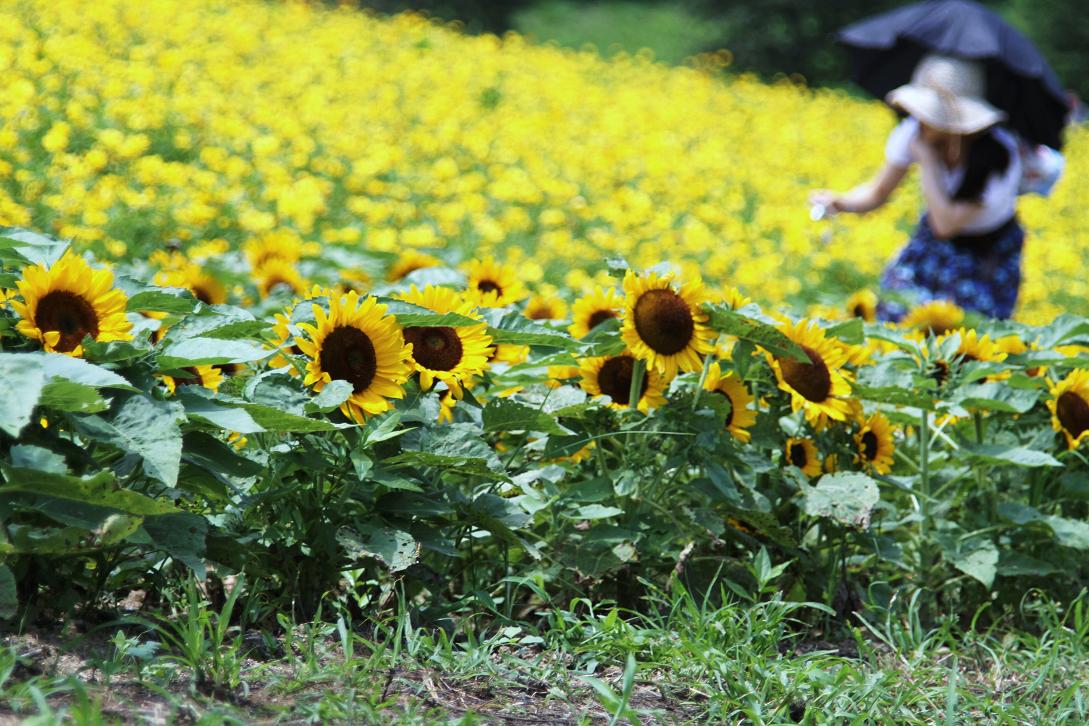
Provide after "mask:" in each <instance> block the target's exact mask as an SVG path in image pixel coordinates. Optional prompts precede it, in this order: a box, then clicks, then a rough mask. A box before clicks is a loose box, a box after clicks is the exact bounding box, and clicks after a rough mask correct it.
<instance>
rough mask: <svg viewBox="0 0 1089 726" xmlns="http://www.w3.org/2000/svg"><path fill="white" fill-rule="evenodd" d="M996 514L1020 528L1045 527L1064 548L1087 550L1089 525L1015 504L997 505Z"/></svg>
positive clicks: (1004, 503)
mask: <svg viewBox="0 0 1089 726" xmlns="http://www.w3.org/2000/svg"><path fill="white" fill-rule="evenodd" d="M998 513H999V514H1000V515H1001V516H1002V517H1003V518H1004V519H1007V520H1009V521H1010V522H1013V523H1014V524H1017V525H1020V526H1022V527H1023V526H1025V525H1033V524H1040V525H1044V526H1046V527H1047V528H1048V529H1050V530H1051V533H1052V535H1053V536H1054V537H1055V541H1056V542H1058V543H1059V544H1060V545H1063V546H1064V547H1072V548H1073V549H1077V550H1089V523H1086V522H1082V521H1080V520H1076V519H1067V518H1065V517H1059V516H1056V515H1052V514H1044V513H1043V512H1041V511H1039V510H1038V509H1036V508H1034V507H1030V506H1028V505H1026V504H1018V503H1017V502H1002V503H1001V504H999V505H998Z"/></svg>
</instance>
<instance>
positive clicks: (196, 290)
mask: <svg viewBox="0 0 1089 726" xmlns="http://www.w3.org/2000/svg"><path fill="white" fill-rule="evenodd" d="M192 289H193V297H195V298H196V299H197V300H200V301H201V302H202V303H204V304H205V305H211V304H212V293H210V292H208V290H207V289H205V288H203V287H200V286H199V285H198V286H194V287H193V288H192Z"/></svg>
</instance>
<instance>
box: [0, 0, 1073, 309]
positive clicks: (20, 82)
mask: <svg viewBox="0 0 1089 726" xmlns="http://www.w3.org/2000/svg"><path fill="white" fill-rule="evenodd" d="M720 66H721V63H718V62H716V59H715V58H713V57H712V58H705V59H701V60H699V61H697V62H695V63H694V64H693V66H692V67H685V68H666V67H663V66H660V65H656V64H654V63H653V62H651V61H650V60H649V59H646V58H642V57H627V58H620V59H617V60H613V61H605V60H602V59H600V58H599V57H597V56H596V55H594V54H592V53H588V52H581V53H580V52H574V51H567V50H561V49H558V48H553V47H548V46H535V45H530V44H528V43H527V42H526V41H525V40H523V39H522V38H520V37H518V36H514V35H511V36H508V37H505V38H502V39H500V38H496V37H494V36H481V37H468V36H464V35H461V34H459V33H458V32H456V31H455V30H452V29H447V28H444V27H440V26H437V25H434V24H431V23H429V22H428V21H426V20H424V19H422V18H419V17H414V16H400V17H397V18H393V19H390V20H385V19H376V18H372V17H368V16H366V15H364V14H362V13H360V12H358V11H354V10H347V9H345V10H337V11H329V10H326V9H323V8H318V7H311V6H308V5H304V4H300V3H284V4H281V3H261V2H248V1H237V0H229V1H228V0H186V2H181V1H180V0H142V1H141V2H138V3H134V2H130V1H127V0H99V1H98V2H95V3H85V2H78V1H77V0H49V1H48V2H46V1H45V0H26V1H24V2H19V3H16V4H12V5H9V6H7V7H6V8H5V9H4V10H3V11H2V12H0V68H2V69H3V73H2V74H0V92H2V93H3V95H4V98H5V99H6V103H5V104H3V106H2V107H0V224H8V225H20V226H30V227H34V228H37V229H43V230H50V231H52V232H53V233H54V234H57V235H59V236H61V237H65V238H71V239H74V240H76V241H77V242H79V243H82V244H86V245H89V246H90V247H92V248H93V250H94V251H95V253H96V254H98V255H99V256H103V257H114V258H120V257H137V258H140V257H144V258H146V257H147V256H148V255H149V254H150V253H151V252H152V251H154V250H156V249H159V248H161V247H163V246H164V245H166V244H167V243H168V242H169V241H171V240H174V241H176V242H180V243H181V244H182V245H183V248H184V247H185V245H187V244H194V243H198V242H208V241H209V240H225V241H226V242H227V245H224V246H225V247H231V248H240V247H241V246H242V245H244V244H246V243H247V242H251V243H252V241H253V240H255V239H257V240H260V239H264V238H267V237H268V236H269V235H270V234H275V235H278V236H280V237H281V238H282V237H286V238H289V241H291V242H294V243H295V244H296V246H299V245H298V243H299V242H302V241H316V242H322V243H326V244H338V245H346V246H348V247H358V246H364V247H365V248H367V249H369V250H373V251H379V252H382V251H387V252H394V251H401V250H404V249H405V248H420V249H424V250H426V251H431V252H435V251H440V252H441V255H442V256H443V257H444V258H445V259H446V261H448V262H457V261H458V260H459V259H464V258H468V257H470V256H472V255H473V254H475V252H476V250H482V251H494V253H495V254H496V255H497V256H498V257H499V258H500V259H501V260H504V261H507V262H513V263H516V264H517V266H518V268H519V270H520V273H521V275H522V282H523V283H524V284H526V285H528V286H529V287H531V288H537V287H539V286H540V285H541V284H542V283H544V282H546V281H547V282H551V283H554V284H558V285H563V286H566V287H568V288H570V289H571V290H572V291H573V292H578V291H581V290H584V289H588V288H589V286H590V284H591V283H592V282H594V281H595V279H596V280H597V281H599V282H600V281H602V280H603V279H604V277H603V275H604V272H603V271H602V268H603V261H604V259H605V258H607V257H610V256H615V255H622V256H625V257H627V258H628V260H629V261H630V262H631V263H632V264H633V265H637V266H640V267H643V266H650V265H654V264H657V263H659V262H660V261H662V260H668V261H671V262H673V263H675V264H676V265H678V266H680V267H681V272H682V274H684V275H686V276H692V275H693V274H694V273H696V272H697V271H698V272H700V273H702V275H703V277H704V278H705V279H706V280H708V281H710V282H712V283H719V284H723V285H731V286H736V287H739V288H741V290H742V291H743V292H745V293H746V294H748V295H750V296H752V297H753V298H754V299H756V300H757V301H758V302H762V303H765V304H773V305H775V304H779V303H790V304H792V305H794V306H796V307H804V306H805V305H808V304H812V303H818V302H819V303H824V304H831V305H837V306H838V305H840V304H841V303H842V301H843V299H845V297H846V295H847V294H848V293H849V292H852V291H853V290H854V289H856V288H858V287H862V286H865V285H866V284H872V283H873V281H874V279H875V277H876V275H877V273H878V272H879V271H880V269H881V268H882V266H883V265H884V264H885V263H886V262H887V261H888V259H889V258H890V256H891V255H892V254H893V253H894V251H895V250H896V249H897V248H898V247H899V246H900V245H901V244H902V243H903V242H904V238H905V230H906V229H907V228H908V227H909V226H910V225H911V224H912V223H913V221H914V219H915V216H916V215H917V213H918V211H919V209H920V198H919V195H918V192H917V190H916V189H917V185H916V184H913V183H912V184H908V185H906V187H905V190H904V191H902V192H901V193H900V194H899V196H898V197H897V198H896V199H894V201H893V203H892V204H891V205H890V207H889V208H888V209H886V210H884V211H882V212H881V213H880V214H875V215H872V216H871V217H869V218H865V219H842V220H835V221H833V222H832V223H814V222H811V221H810V220H809V217H808V214H807V212H808V210H807V206H806V197H807V192H808V191H809V190H810V189H812V188H815V187H832V188H847V187H849V186H851V185H853V184H855V183H857V182H859V181H861V180H863V179H864V178H866V176H867V175H868V174H870V173H872V171H873V170H874V169H875V168H876V167H877V165H878V164H880V162H881V159H882V154H883V146H884V138H885V135H886V134H887V132H888V131H889V130H890V128H891V127H892V124H893V122H894V117H893V115H892V113H891V112H889V111H888V110H886V109H885V108H884V107H883V106H882V105H881V104H879V103H877V102H862V101H859V100H856V99H853V98H851V97H848V96H847V95H845V94H843V93H841V92H833V91H823V90H822V91H814V90H809V89H805V88H800V87H797V86H795V85H792V84H789V83H786V82H784V83H780V84H775V85H766V84H763V83H760V82H758V81H756V80H754V79H752V78H748V77H744V76H741V77H730V76H723V75H722V74H720V73H719V70H720ZM1086 139H1087V137H1086V134H1085V132H1084V131H1077V132H1075V133H1073V134H1071V137H1070V140H1069V144H1068V147H1067V158H1068V167H1067V172H1066V177H1065V178H1064V179H1063V180H1062V182H1061V183H1060V185H1059V187H1058V189H1057V191H1056V192H1055V195H1054V197H1053V198H1052V199H1050V200H1042V199H1038V198H1026V199H1024V200H1023V202H1022V205H1021V210H1022V214H1023V218H1024V220H1025V223H1026V227H1027V228H1028V230H1029V235H1030V237H1029V241H1028V243H1027V251H1026V257H1025V285H1024V289H1023V294H1022V298H1021V303H1020V305H1019V308H1018V314H1017V317H1018V319H1020V320H1023V321H1025V322H1033V323H1046V322H1048V321H1049V320H1050V319H1051V318H1052V317H1053V316H1055V315H1056V314H1058V313H1059V312H1061V311H1064V310H1074V311H1075V312H1086V311H1089V306H1086V305H1085V302H1084V300H1085V297H1086V294H1087V292H1089V289H1087V282H1086V278H1085V276H1084V275H1082V274H1081V271H1082V268H1083V265H1084V264H1085V261H1086V258H1087V250H1089V233H1087V232H1089V229H1087V227H1089V222H1087V221H1086V215H1084V214H1083V213H1082V209H1083V207H1084V202H1083V200H1085V199H1087V198H1089V191H1087V190H1086V189H1085V185H1086V184H1087V182H1086V181H1085V179H1086V175H1085V174H1084V173H1083V172H1084V167H1085V165H1086V163H1087V162H1086V154H1085V151H1084V150H1085V147H1086V143H1087V141H1086ZM218 244H222V243H218ZM319 250H320V248H319V247H317V246H312V247H311V248H310V249H309V250H308V251H307V250H303V252H302V254H303V255H306V254H311V255H314V254H317V253H318V251H319ZM322 282H328V281H325V280H322ZM292 284H293V285H296V286H298V285H301V284H302V283H301V282H293V283H292ZM822 290H828V291H830V293H829V294H830V295H831V297H823V298H822Z"/></svg>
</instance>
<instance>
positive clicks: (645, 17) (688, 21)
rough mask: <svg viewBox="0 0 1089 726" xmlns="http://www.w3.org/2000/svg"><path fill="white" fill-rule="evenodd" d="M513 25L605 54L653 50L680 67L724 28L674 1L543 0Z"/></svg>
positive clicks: (519, 15)
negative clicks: (580, 0)
mask: <svg viewBox="0 0 1089 726" xmlns="http://www.w3.org/2000/svg"><path fill="white" fill-rule="evenodd" d="M513 24H514V27H515V28H516V29H517V30H518V31H519V32H522V33H525V34H528V35H531V36H533V37H534V38H536V39H537V40H539V41H555V42H557V43H559V44H560V45H564V46H568V47H571V48H582V47H583V46H585V45H587V44H591V45H593V46H595V47H596V48H597V49H598V50H599V51H601V52H602V53H604V54H606V55H611V54H613V53H615V52H616V51H618V50H623V51H627V52H629V53H635V52H637V51H639V50H641V49H643V48H649V49H650V50H652V51H653V52H654V56H655V58H657V59H658V60H660V61H664V62H666V63H679V62H680V61H682V60H684V59H685V58H687V57H689V56H691V55H694V54H695V53H698V52H700V51H703V50H706V49H707V47H708V45H709V44H712V43H714V42H715V41H716V40H718V39H719V38H720V37H721V29H720V28H718V27H716V26H714V25H713V24H710V23H708V22H707V21H705V20H704V19H702V18H700V17H699V16H698V15H694V14H693V13H692V12H691V11H690V10H688V9H686V8H684V7H678V6H677V5H676V4H675V3H669V2H658V3H647V2H625V1H624V0H606V1H604V2H594V3H584V2H573V1H572V0H544V1H543V2H538V3H534V4H533V5H531V6H529V7H527V8H525V9H523V10H519V11H518V12H517V13H515V14H514V17H513Z"/></svg>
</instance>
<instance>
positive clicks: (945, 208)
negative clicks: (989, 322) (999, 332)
mask: <svg viewBox="0 0 1089 726" xmlns="http://www.w3.org/2000/svg"><path fill="white" fill-rule="evenodd" d="M984 89H985V78H984V71H983V67H982V66H981V65H979V64H978V63H975V62H973V61H967V60H963V59H959V58H951V57H948V56H938V55H929V56H926V57H924V58H923V59H922V60H921V61H920V62H919V65H918V66H917V67H916V69H915V72H914V73H913V75H912V78H911V83H909V84H908V85H906V86H901V87H899V88H897V89H895V90H893V91H892V92H890V93H889V95H888V96H887V98H886V100H887V101H888V102H889V104H890V105H892V106H893V107H895V108H898V109H901V110H903V111H905V112H907V113H908V114H909V115H908V117H907V118H905V119H904V120H903V121H902V122H901V123H900V124H899V125H898V126H897V127H896V128H895V129H894V130H893V131H892V133H891V134H890V135H889V138H888V142H887V143H886V146H885V165H884V167H882V169H881V170H880V171H879V172H878V173H877V175H876V176H875V177H874V178H873V179H872V180H871V181H869V182H868V183H866V184H862V185H860V186H858V187H855V188H854V189H852V190H851V191H849V192H846V193H844V194H836V193H835V192H830V191H827V190H821V191H817V192H814V193H813V194H812V195H811V197H810V202H811V203H812V204H814V205H819V206H822V207H824V209H825V210H826V211H828V212H854V213H856V214H863V213H865V212H869V211H871V210H873V209H877V208H878V207H880V206H881V205H882V204H884V203H885V202H886V201H887V200H888V198H889V195H890V194H892V191H893V190H894V189H896V187H897V186H898V185H899V184H900V182H901V181H902V180H903V178H904V176H905V175H906V174H907V171H908V168H909V167H910V166H911V165H912V164H913V163H916V162H917V163H918V164H919V167H920V177H921V182H922V187H923V196H924V197H925V199H926V206H927V209H926V211H925V212H924V214H923V216H922V219H921V220H920V221H919V225H918V227H916V229H915V232H914V233H913V234H912V236H911V240H910V241H909V242H908V244H907V246H906V247H904V249H903V250H901V251H900V254H899V255H898V256H897V258H896V260H895V261H894V262H893V263H892V264H891V265H889V266H888V267H887V268H886V269H885V272H884V273H883V274H882V276H881V286H882V288H884V289H885V290H887V291H889V292H895V293H897V294H898V295H902V296H904V297H906V298H914V299H915V301H916V302H927V301H930V300H951V301H953V302H955V303H956V304H957V305H960V306H961V307H963V308H966V309H969V310H975V311H977V312H979V313H981V314H983V315H987V316H989V317H994V318H1008V317H1009V316H1010V315H1011V314H1012V313H1013V308H1014V304H1015V303H1016V301H1017V291H1018V287H1019V286H1020V284H1021V246H1022V244H1023V242H1024V237H1025V233H1024V230H1023V229H1022V228H1021V225H1020V224H1019V223H1018V221H1017V217H1016V214H1015V206H1016V203H1017V190H1018V184H1019V182H1020V179H1021V161H1020V157H1019V155H1018V145H1017V138H1016V137H1015V136H1014V135H1013V134H1012V133H1011V132H1010V131H1008V130H1007V129H1005V128H1004V127H1002V126H1000V125H999V123H1000V122H1001V121H1002V120H1004V118H1005V114H1004V113H1003V112H1002V111H1000V110H998V109H997V108H995V107H994V106H992V105H991V104H990V103H988V102H987V101H986V100H985V99H984V98H983V95H984ZM904 312H905V309H904V306H903V305H902V304H901V303H899V302H896V301H892V300H883V301H882V303H881V304H880V305H879V306H878V315H879V317H881V318H882V319H884V320H899V319H900V317H902V316H903V314H904Z"/></svg>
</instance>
